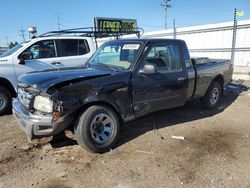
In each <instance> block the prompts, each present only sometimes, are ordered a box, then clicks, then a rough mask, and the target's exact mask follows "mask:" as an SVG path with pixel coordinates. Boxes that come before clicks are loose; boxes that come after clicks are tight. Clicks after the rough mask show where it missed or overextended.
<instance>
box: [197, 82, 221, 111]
mask: <svg viewBox="0 0 250 188" xmlns="http://www.w3.org/2000/svg"><path fill="white" fill-rule="evenodd" d="M221 96H222V88H221V85H220V84H219V83H218V82H216V81H213V82H212V83H211V85H210V86H209V88H208V90H207V92H206V94H205V96H204V97H202V98H201V103H202V106H203V107H205V108H208V109H212V108H216V107H217V106H218V104H219V103H220V101H221Z"/></svg>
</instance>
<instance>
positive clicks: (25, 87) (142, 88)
mask: <svg viewBox="0 0 250 188" xmlns="http://www.w3.org/2000/svg"><path fill="white" fill-rule="evenodd" d="M232 71H233V67H232V64H231V62H230V61H229V60H212V59H203V60H202V61H200V59H198V58H197V59H190V56H189V52H188V49H187V46H186V44H185V42H184V41H182V40H171V39H122V40H113V41H109V42H107V43H104V44H103V45H102V46H101V47H100V48H99V49H98V50H97V51H96V53H95V54H94V55H93V56H92V57H91V59H90V60H89V62H88V63H87V65H86V66H84V67H74V68H63V69H53V70H47V71H40V72H33V73H28V74H25V75H23V76H21V77H20V79H19V80H20V83H19V87H18V98H17V99H14V100H13V113H14V115H15V118H16V120H17V122H18V124H19V125H20V127H21V128H22V129H23V130H24V131H25V133H26V134H27V136H28V138H29V140H32V139H37V138H41V137H46V136H52V135H57V134H59V133H61V132H63V131H64V130H65V129H67V128H68V129H72V130H74V132H75V135H76V139H77V142H78V143H79V145H81V146H82V147H83V148H85V149H87V150H89V151H92V152H100V153H102V152H106V151H108V150H109V149H110V148H112V147H113V146H114V144H115V142H116V140H117V138H118V135H119V126H120V124H121V123H124V122H127V121H131V120H134V119H136V118H138V117H141V116H143V115H145V114H148V113H151V112H154V111H158V110H162V109H167V108H173V107H176V106H181V105H184V104H185V103H186V102H187V101H190V100H192V99H195V98H200V100H201V104H202V105H203V106H204V107H206V108H215V107H216V106H217V105H218V103H219V102H220V99H221V97H222V95H223V88H224V86H225V84H227V83H229V82H230V80H231V78H232Z"/></svg>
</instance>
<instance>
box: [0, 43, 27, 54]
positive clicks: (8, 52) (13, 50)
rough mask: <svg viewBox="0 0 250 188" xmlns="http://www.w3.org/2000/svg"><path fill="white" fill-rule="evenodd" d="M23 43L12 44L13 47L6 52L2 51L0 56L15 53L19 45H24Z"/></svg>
mask: <svg viewBox="0 0 250 188" xmlns="http://www.w3.org/2000/svg"><path fill="white" fill-rule="evenodd" d="M24 44H25V43H21V44H17V45H16V46H14V47H13V48H11V49H9V50H7V51H6V52H4V53H3V54H2V55H0V57H7V56H9V55H11V54H13V53H15V52H16V51H17V50H18V49H20V48H21V47H23V46H24Z"/></svg>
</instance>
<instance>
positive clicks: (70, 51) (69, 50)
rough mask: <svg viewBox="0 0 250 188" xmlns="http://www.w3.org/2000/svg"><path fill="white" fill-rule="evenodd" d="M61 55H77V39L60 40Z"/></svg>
mask: <svg viewBox="0 0 250 188" xmlns="http://www.w3.org/2000/svg"><path fill="white" fill-rule="evenodd" d="M58 42H59V53H58V55H59V57H66V56H76V55H77V54H78V49H77V45H78V44H77V43H78V40H75V39H62V40H59V41H58Z"/></svg>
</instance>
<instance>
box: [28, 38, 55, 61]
mask: <svg viewBox="0 0 250 188" xmlns="http://www.w3.org/2000/svg"><path fill="white" fill-rule="evenodd" d="M25 52H30V53H31V57H30V59H44V58H53V57H56V50H55V45H54V41H53V40H44V41H39V42H37V43H35V44H33V45H32V46H30V47H29V48H28V49H27V50H25Z"/></svg>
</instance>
